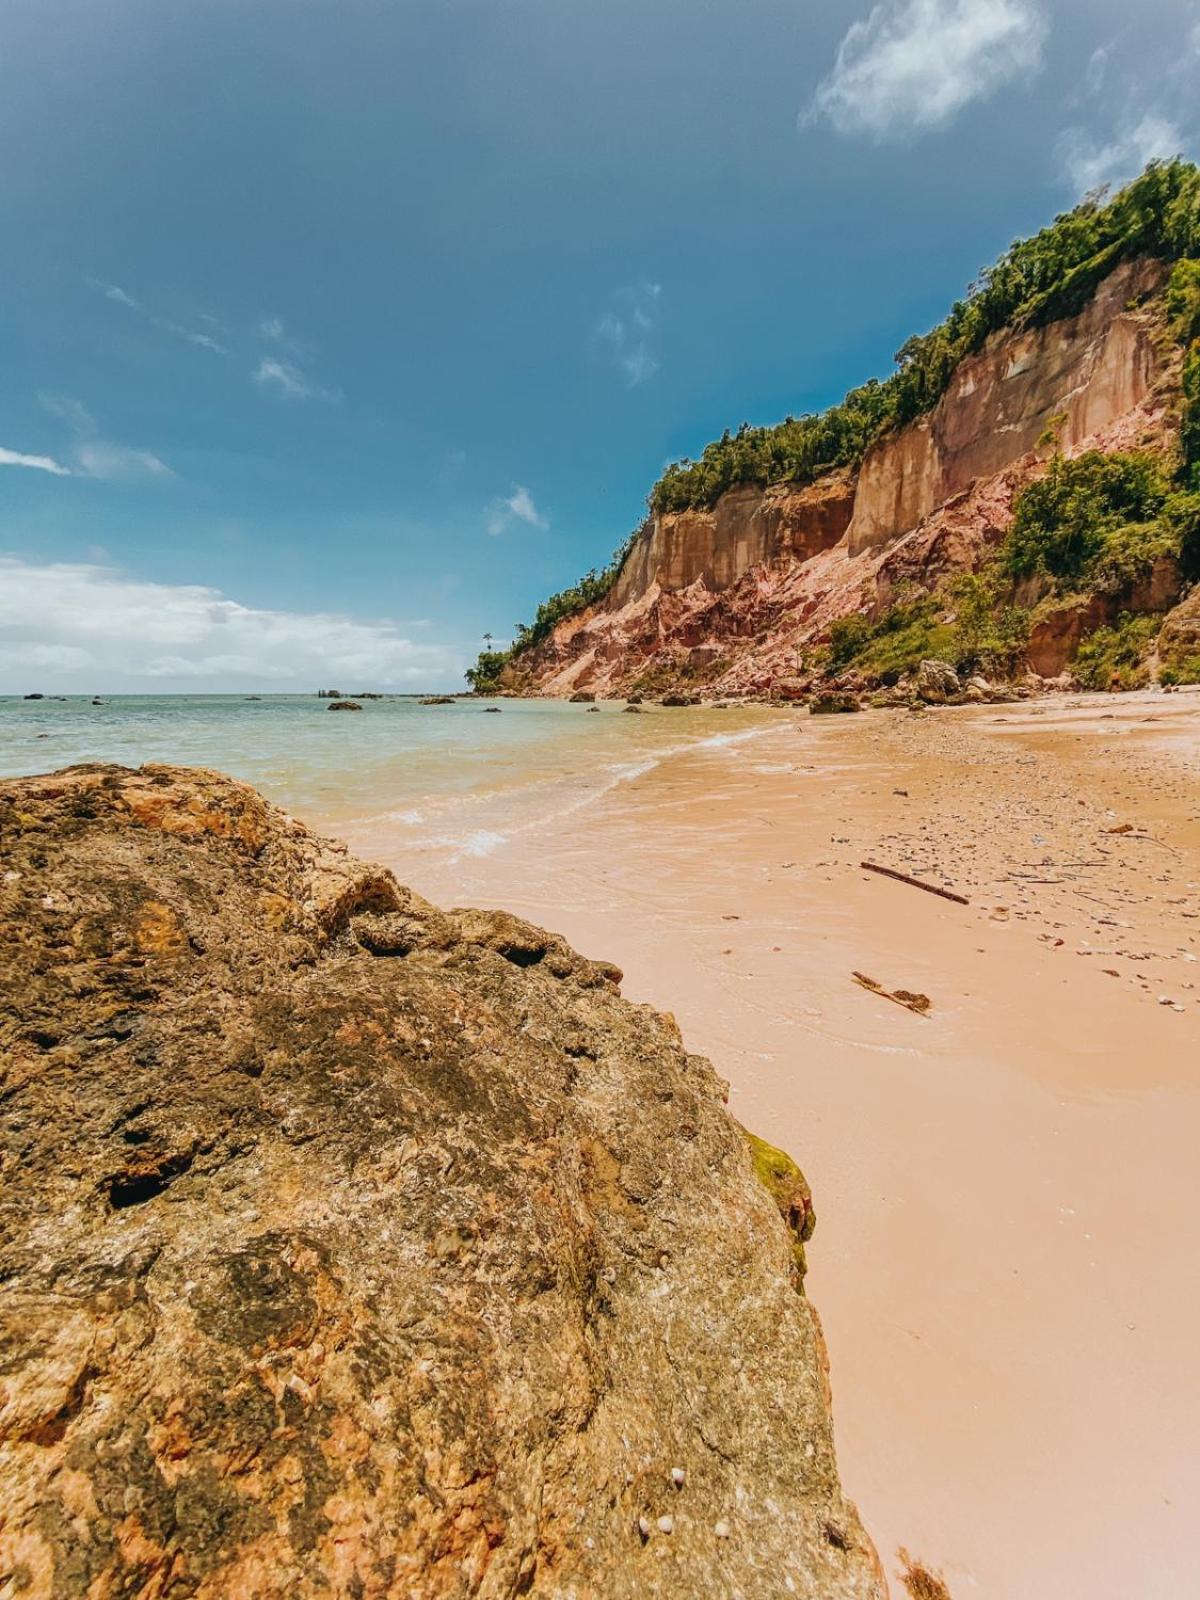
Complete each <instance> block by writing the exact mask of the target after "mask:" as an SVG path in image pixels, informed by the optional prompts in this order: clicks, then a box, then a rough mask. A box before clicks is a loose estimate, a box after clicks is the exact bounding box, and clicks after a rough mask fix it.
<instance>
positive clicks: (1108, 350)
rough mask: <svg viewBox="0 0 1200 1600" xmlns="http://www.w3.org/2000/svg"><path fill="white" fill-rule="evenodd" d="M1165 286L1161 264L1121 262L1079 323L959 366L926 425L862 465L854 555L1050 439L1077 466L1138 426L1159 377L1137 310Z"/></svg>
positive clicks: (993, 342)
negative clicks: (1116, 433) (1117, 432)
mask: <svg viewBox="0 0 1200 1600" xmlns="http://www.w3.org/2000/svg"><path fill="white" fill-rule="evenodd" d="M1165 277H1166V269H1165V268H1164V267H1163V266H1162V265H1161V264H1160V263H1159V262H1152V261H1131V262H1127V263H1125V264H1124V265H1123V266H1120V267H1118V268H1117V270H1116V271H1115V272H1113V273H1112V274H1111V275H1110V276H1109V277H1108V278H1107V279H1106V280H1105V281H1104V283H1102V284H1101V286H1100V288H1099V289H1098V291H1097V293H1096V295H1095V296H1094V298H1093V299H1092V300H1091V301H1090V302H1089V304H1088V305H1087V307H1086V308H1085V309H1084V310H1083V311H1082V312H1081V313H1080V315H1079V316H1077V317H1070V318H1067V319H1065V320H1063V321H1061V322H1052V323H1050V324H1049V325H1048V326H1046V327H1042V328H1036V329H1031V330H1028V331H1013V332H1007V333H1003V334H994V335H993V336H992V338H991V339H990V340H989V341H988V343H987V344H986V345H985V346H984V348H983V349H982V350H981V351H980V352H979V354H978V355H974V356H969V357H968V358H967V359H966V360H965V361H962V362H960V363H959V366H958V367H957V369H956V370H955V373H954V376H953V377H952V379H951V381H950V386H949V388H948V389H947V391H946V393H945V394H944V395H943V397H942V399H941V400H940V401H939V403H938V404H937V406H935V408H934V409H933V411H931V412H930V414H929V416H928V417H923V418H921V420H920V421H919V422H916V423H914V424H913V425H912V426H911V427H908V428H904V429H902V430H901V431H900V432H899V433H897V434H896V435H894V436H893V437H891V438H887V439H883V440H881V441H880V443H879V444H878V445H876V446H875V448H874V449H872V450H871V451H870V452H869V453H868V455H867V458H866V460H865V461H864V462H863V465H862V470H861V472H860V474H859V481H858V489H857V493H856V494H855V498H854V516H853V518H852V520H851V523H850V529H849V534H848V542H849V547H850V552H851V554H852V555H853V554H857V553H858V552H859V551H861V550H865V549H867V548H869V547H870V546H872V545H877V544H880V543H883V542H885V541H887V540H889V539H894V538H895V537H896V536H897V535H898V534H903V533H907V532H909V531H910V530H911V529H912V528H915V527H916V526H917V525H918V523H920V522H922V521H923V520H924V518H926V517H927V516H929V515H930V514H931V513H932V512H933V511H935V510H936V509H937V507H938V506H941V505H944V504H945V503H946V502H947V501H948V500H950V499H952V498H953V497H954V496H955V495H956V494H961V493H962V492H963V490H965V489H967V488H969V487H970V486H971V484H973V483H975V482H976V481H977V480H979V479H987V478H994V477H996V476H997V475H998V474H999V473H1001V472H1003V471H1004V470H1005V469H1006V468H1007V467H1009V466H1011V465H1012V463H1013V462H1014V461H1017V460H1019V459H1020V458H1021V457H1022V456H1025V455H1027V454H1028V453H1029V452H1031V451H1036V450H1037V449H1038V448H1039V446H1040V444H1041V443H1042V442H1043V440H1044V437H1045V436H1046V435H1047V434H1050V435H1053V437H1055V438H1056V439H1057V441H1058V444H1059V446H1060V448H1061V449H1062V450H1063V451H1064V452H1065V453H1066V454H1067V455H1074V454H1075V453H1077V452H1078V451H1079V450H1082V449H1084V448H1086V447H1087V446H1088V445H1089V444H1091V443H1092V442H1094V441H1095V440H1096V439H1097V438H1100V437H1103V436H1104V434H1105V433H1106V431H1107V430H1109V429H1111V428H1112V427H1113V426H1114V424H1117V423H1122V422H1126V421H1127V419H1131V418H1134V417H1136V415H1137V412H1138V410H1139V408H1140V407H1141V406H1142V405H1143V404H1144V403H1145V401H1146V400H1147V398H1148V397H1149V396H1150V395H1151V393H1152V391H1153V389H1154V386H1155V382H1156V379H1157V378H1158V376H1159V374H1160V372H1161V369H1162V365H1163V357H1162V353H1161V351H1160V349H1159V346H1158V343H1157V342H1156V340H1155V338H1154V332H1155V322H1154V319H1153V317H1152V316H1147V314H1146V313H1145V311H1144V309H1142V306H1143V302H1144V300H1145V298H1146V297H1147V296H1149V295H1152V294H1153V293H1155V292H1156V291H1157V290H1159V289H1161V287H1162V285H1163V282H1164V280H1165Z"/></svg>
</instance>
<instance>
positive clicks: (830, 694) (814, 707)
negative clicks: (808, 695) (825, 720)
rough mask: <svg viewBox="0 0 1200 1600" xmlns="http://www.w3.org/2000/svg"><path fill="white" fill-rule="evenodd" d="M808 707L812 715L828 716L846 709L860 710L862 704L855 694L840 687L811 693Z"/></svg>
mask: <svg viewBox="0 0 1200 1600" xmlns="http://www.w3.org/2000/svg"><path fill="white" fill-rule="evenodd" d="M808 709H809V711H810V713H811V714H812V715H813V716H814V717H828V716H837V715H839V714H841V713H844V712H847V711H861V710H862V705H861V703H860V701H859V698H858V696H857V695H856V694H851V693H849V692H848V691H847V690H842V689H829V690H826V691H825V693H824V694H815V695H813V697H812V699H811V700H810V701H809V702H808Z"/></svg>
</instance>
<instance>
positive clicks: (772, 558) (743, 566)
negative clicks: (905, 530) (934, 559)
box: [608, 472, 855, 610]
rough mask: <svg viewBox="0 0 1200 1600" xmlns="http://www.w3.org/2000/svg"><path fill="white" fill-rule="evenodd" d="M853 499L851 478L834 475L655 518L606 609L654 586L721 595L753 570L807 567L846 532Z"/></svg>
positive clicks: (753, 490)
mask: <svg viewBox="0 0 1200 1600" xmlns="http://www.w3.org/2000/svg"><path fill="white" fill-rule="evenodd" d="M854 498H855V493H854V480H853V478H852V477H851V476H850V474H849V473H845V472H839V473H832V474H830V476H829V477H827V478H822V479H821V480H820V482H818V483H814V484H810V485H808V486H807V487H805V488H801V489H798V488H796V487H795V486H794V485H789V484H776V485H773V486H771V487H770V488H766V489H759V488H757V487H755V486H753V485H746V486H745V487H743V488H740V489H731V490H730V492H729V493H728V494H726V495H723V496H722V497H721V499H720V500H719V501H718V502H717V504H716V505H715V506H714V507H713V508H712V509H711V510H698V511H678V512H672V513H668V514H667V515H665V516H661V517H656V518H654V519H652V521H651V522H650V523H649V524H648V526H647V528H646V529H645V530H644V532H643V533H642V535H641V536H640V537H639V538H638V540H637V541H636V542H635V544H634V546H633V549H632V550H631V551H630V553H629V557H628V559H627V560H626V562H625V564H624V566H623V567H622V568H621V573H620V576H619V577H618V579H617V582H616V585H615V587H614V589H613V592H612V595H611V598H610V600H609V606H608V609H610V610H619V609H620V608H621V607H622V606H624V605H628V604H629V603H630V602H631V601H635V600H638V599H640V598H641V597H642V595H644V594H645V593H646V592H647V590H649V589H650V587H651V586H652V585H654V584H657V585H658V587H659V588H660V589H662V590H663V591H665V592H667V593H673V592H674V591H676V590H679V589H687V588H689V587H690V586H691V585H692V584H694V583H702V584H703V585H704V587H705V588H706V589H708V590H709V591H711V592H712V593H714V594H719V593H720V592H721V591H722V590H723V589H729V588H731V587H732V586H733V585H734V584H735V583H737V582H738V580H739V579H740V578H741V577H742V576H743V574H745V573H747V572H749V571H750V569H751V568H752V567H757V566H764V565H770V564H772V563H773V562H776V561H797V562H798V561H807V560H809V559H810V557H812V556H815V555H817V554H818V553H819V552H820V551H822V550H828V549H829V547H830V545H834V544H836V543H837V542H838V540H839V539H840V538H841V537H842V536H843V534H844V533H845V532H846V530H847V528H848V527H849V526H850V518H851V514H852V513H853V510H854Z"/></svg>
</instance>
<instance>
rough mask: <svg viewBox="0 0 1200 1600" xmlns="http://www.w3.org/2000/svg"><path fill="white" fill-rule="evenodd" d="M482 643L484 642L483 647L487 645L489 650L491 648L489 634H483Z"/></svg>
mask: <svg viewBox="0 0 1200 1600" xmlns="http://www.w3.org/2000/svg"><path fill="white" fill-rule="evenodd" d="M483 642H484V644H485V645H487V647H488V649H489V650H490V649H491V648H492V636H491V634H490V633H485V634H484V636H483Z"/></svg>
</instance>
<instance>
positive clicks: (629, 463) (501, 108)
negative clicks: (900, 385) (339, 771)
mask: <svg viewBox="0 0 1200 1600" xmlns="http://www.w3.org/2000/svg"><path fill="white" fill-rule="evenodd" d="M1198 90H1200V5H1197V4H1193V3H1191V0H1142V3H1141V4H1140V5H1139V6H1138V7H1137V8H1136V12H1133V11H1131V9H1130V7H1129V6H1128V4H1127V0H1120V3H1118V0H883V3H882V4H879V5H877V6H875V7H874V8H872V7H871V5H870V4H869V3H867V0H825V3H824V4H822V5H817V4H814V3H813V0H738V3H737V4H734V3H732V0H728V3H723V4H716V3H711V0H710V3H702V0H636V3H635V0H596V3H593V4H591V5H588V4H585V3H583V0H427V3H416V0H338V3H337V4H333V3H331V0H305V3H303V4H300V3H299V0H288V3H283V0H175V3H174V4H172V5H171V6H170V7H165V6H164V5H163V4H162V3H161V0H58V3H56V4H55V5H54V6H52V7H49V6H46V5H45V3H44V0H8V4H7V5H6V7H5V25H4V41H3V52H2V54H0V139H2V148H3V149H4V151H5V153H6V159H5V162H4V163H3V167H2V169H0V219H2V225H3V241H4V272H5V293H4V295H3V298H2V300H0V351H2V352H3V362H4V374H5V382H4V383H3V385H2V387H0V691H5V692H20V691H23V690H26V689H32V688H41V689H78V690H81V691H83V690H87V691H91V690H93V689H98V690H101V691H104V690H109V691H115V690H118V689H122V688H126V689H146V690H160V691H170V690H188V689H190V690H202V689H208V688H214V689H223V688H227V689H243V688H255V689H264V688H265V689H271V688H278V689H293V688H297V689H308V688H313V687H316V686H317V685H318V684H320V683H322V682H326V681H337V680H338V679H339V678H346V679H349V678H355V679H357V680H358V683H357V685H356V686H362V685H366V684H370V683H375V684H377V685H380V686H384V687H388V686H391V687H396V688H415V687H422V688H423V687H431V688H432V687H446V686H454V685H455V684H456V682H457V679H458V676H459V674H460V673H461V670H462V667H463V666H464V665H465V664H466V663H467V661H468V660H470V659H471V658H472V657H473V655H474V653H475V651H476V649H478V647H479V642H480V636H481V635H482V634H483V633H484V632H491V633H493V634H495V635H496V636H498V637H504V636H505V635H506V634H507V633H508V632H509V631H510V629H511V626H512V623H513V621H514V620H515V619H517V618H522V619H526V620H528V619H529V618H530V617H531V616H532V614H533V611H534V609H535V608H536V605H537V602H538V600H539V599H541V598H542V597H543V596H544V595H545V594H547V593H548V592H550V591H552V590H554V589H557V588H561V587H563V586H564V585H565V584H567V583H569V582H571V581H573V580H574V579H575V578H576V577H577V576H578V575H579V574H580V573H581V572H582V571H583V570H585V569H586V568H587V567H589V566H590V565H593V564H597V563H600V562H602V561H603V560H604V559H605V558H606V557H607V555H608V554H609V552H610V551H611V550H612V549H613V547H614V546H615V545H617V544H618V543H619V542H620V541H621V540H622V538H623V537H624V536H625V535H626V533H627V532H628V531H629V530H630V529H631V528H632V527H634V526H635V525H636V524H637V522H638V521H639V520H640V518H641V516H642V514H643V506H644V497H645V495H646V492H647V490H648V489H649V487H650V485H651V483H652V482H653V480H654V478H655V477H656V476H657V474H658V472H659V471H660V469H661V467H662V466H663V464H664V463H665V462H666V461H667V460H669V459H672V458H674V457H676V456H679V455H681V454H686V453H692V452H695V451H697V450H698V449H699V448H700V447H701V446H702V445H703V444H704V443H705V441H706V440H707V439H709V438H711V437H712V436H713V435H714V434H717V433H719V432H720V431H721V430H722V429H723V428H724V427H726V426H736V425H737V424H738V423H739V422H740V421H742V420H743V419H747V420H751V421H755V422H766V421H772V420H775V419H776V418H778V417H780V416H781V415H783V414H784V413H786V412H789V411H792V412H796V411H801V410H807V409H813V408H819V407H821V406H823V405H825V404H827V403H829V402H830V401H832V400H835V399H837V398H838V397H839V396H840V395H841V394H842V393H843V392H844V390H845V389H846V388H847V387H848V386H849V385H851V384H852V383H856V382H859V381H861V380H862V379H864V378H865V377H867V376H869V375H871V374H872V373H876V374H883V373H885V372H886V371H887V370H888V369H889V367H890V357H891V354H892V352H893V351H894V350H895V349H897V348H898V347H899V345H900V344H901V343H902V341H903V340H904V338H905V337H907V335H908V334H909V333H911V332H914V331H916V330H919V329H923V328H925V327H927V326H929V325H930V324H932V323H933V322H934V321H936V320H937V319H938V318H939V317H940V316H941V315H942V313H943V312H944V311H945V309H946V307H947V306H948V304H949V303H950V302H951V301H952V300H953V299H954V298H955V296H956V295H957V294H959V293H961V291H962V290H963V288H964V287H965V286H966V284H967V283H968V282H969V281H970V279H971V278H972V276H973V275H974V273H975V271H976V270H977V269H978V268H979V267H980V266H982V265H983V264H984V263H986V262H987V261H989V260H991V259H992V258H994V257H995V255H996V254H997V253H998V252H999V251H1000V250H1001V249H1003V247H1004V246H1005V245H1006V243H1008V241H1009V240H1010V239H1012V238H1013V237H1014V236H1016V235H1018V234H1020V233H1025V232H1029V231H1031V230H1033V229H1035V228H1036V227H1038V226H1040V225H1041V224H1042V223H1043V222H1045V221H1047V220H1048V219H1049V218H1050V217H1051V216H1052V215H1053V214H1054V213H1055V212H1056V211H1057V210H1061V209H1063V208H1064V207H1066V206H1067V205H1069V204H1071V203H1073V202H1074V200H1075V199H1077V198H1078V196H1079V195H1080V194H1081V193H1082V192H1083V191H1084V190H1086V189H1087V188H1089V187H1091V186H1092V185H1094V184H1097V183H1101V182H1105V181H1119V180H1120V179H1122V178H1124V177H1127V176H1130V175H1131V174H1132V173H1133V172H1134V171H1135V170H1137V169H1138V168H1140V166H1141V165H1142V164H1143V162H1144V160H1145V159H1147V158H1148V157H1150V156H1152V155H1158V154H1169V153H1174V152H1175V151H1183V152H1185V153H1190V154H1194V153H1195V151H1196V135H1197V120H1198V119H1197V110H1196V108H1197V106H1200V93H1198V92H1197V91H1198ZM350 686H351V685H349V684H348V683H344V684H342V687H350Z"/></svg>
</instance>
